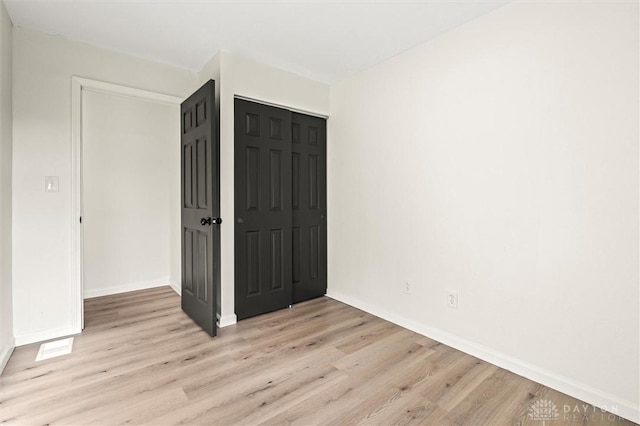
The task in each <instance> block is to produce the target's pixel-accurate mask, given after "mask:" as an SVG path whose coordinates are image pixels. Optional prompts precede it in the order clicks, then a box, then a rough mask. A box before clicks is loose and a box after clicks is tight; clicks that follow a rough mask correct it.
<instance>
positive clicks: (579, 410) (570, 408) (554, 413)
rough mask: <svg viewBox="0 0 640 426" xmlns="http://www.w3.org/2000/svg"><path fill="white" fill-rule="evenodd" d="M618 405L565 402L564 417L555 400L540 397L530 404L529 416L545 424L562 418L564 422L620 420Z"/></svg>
mask: <svg viewBox="0 0 640 426" xmlns="http://www.w3.org/2000/svg"><path fill="white" fill-rule="evenodd" d="M617 412H618V407H616V406H611V407H602V408H596V407H594V406H592V405H589V404H575V405H568V404H565V405H564V406H563V407H562V418H561V417H560V410H558V407H557V406H556V404H554V403H553V401H549V400H548V399H539V400H537V401H536V402H534V403H532V404H531V405H529V418H530V419H531V420H536V421H541V422H542V425H543V426H546V424H547V422H553V421H555V420H561V421H562V422H581V423H589V422H591V423H597V424H602V423H603V422H619V421H622V420H623V419H622V418H621V417H619V416H617V415H616V413H617Z"/></svg>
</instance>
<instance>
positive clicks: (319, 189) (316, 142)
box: [291, 113, 327, 303]
mask: <svg viewBox="0 0 640 426" xmlns="http://www.w3.org/2000/svg"><path fill="white" fill-rule="evenodd" d="M291 135H292V142H293V143H292V145H291V146H292V154H291V155H292V163H291V170H292V182H291V188H292V206H293V213H292V228H293V229H292V233H291V236H292V238H291V239H292V245H293V254H292V259H293V264H292V270H293V302H294V303H296V302H301V301H303V300H308V299H311V298H314V297H319V296H323V295H324V294H325V293H326V292H327V225H326V223H327V222H326V211H327V184H326V181H327V171H326V163H327V160H326V158H327V157H326V155H327V154H326V145H327V136H326V135H327V127H326V121H325V120H324V119H322V118H318V117H311V116H308V115H303V114H298V113H291Z"/></svg>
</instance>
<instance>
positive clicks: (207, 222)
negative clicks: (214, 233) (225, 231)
mask: <svg viewBox="0 0 640 426" xmlns="http://www.w3.org/2000/svg"><path fill="white" fill-rule="evenodd" d="M214 223H215V224H216V225H220V224H221V223H222V218H220V217H214V218H211V217H203V218H202V219H200V225H202V226H205V225H213V224H214Z"/></svg>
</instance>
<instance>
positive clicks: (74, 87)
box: [25, 75, 183, 341]
mask: <svg viewBox="0 0 640 426" xmlns="http://www.w3.org/2000/svg"><path fill="white" fill-rule="evenodd" d="M83 91H92V92H99V93H104V94H108V95H116V96H125V97H130V98H135V99H142V100H146V101H154V102H161V103H167V104H172V105H180V103H181V102H182V101H183V99H182V98H180V97H178V96H173V95H167V94H164V93H158V92H152V91H149V90H144V89H138V88H135V87H130V86H124V85H121V84H115V83H109V82H106V81H100V80H92V79H89V78H84V77H80V76H75V75H73V76H71V218H70V220H71V265H70V268H71V282H70V286H69V297H70V300H71V301H72V303H71V309H72V312H71V318H72V322H71V330H69V331H71V333H68V332H66V334H77V333H80V332H81V331H82V329H83V328H84V312H83V290H82V227H81V224H80V217H81V216H82V164H81V160H82V92H83ZM56 337H57V336H56ZM28 340H30V339H28V338H25V341H28Z"/></svg>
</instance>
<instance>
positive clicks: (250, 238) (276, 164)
mask: <svg viewBox="0 0 640 426" xmlns="http://www.w3.org/2000/svg"><path fill="white" fill-rule="evenodd" d="M234 163H235V164H234V167H235V183H234V185H235V202H234V205H235V216H236V217H235V310H236V315H237V316H238V319H243V318H247V317H251V316H254V315H258V314H262V313H265V312H270V311H274V310H277V309H281V308H285V307H287V306H289V305H290V304H291V300H292V299H291V297H292V290H291V283H292V277H291V275H292V270H291V167H290V164H291V113H290V112H289V111H287V110H284V109H280V108H275V107H271V106H267V105H261V104H257V103H253V102H248V101H244V100H240V99H236V100H235V160H234Z"/></svg>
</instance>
